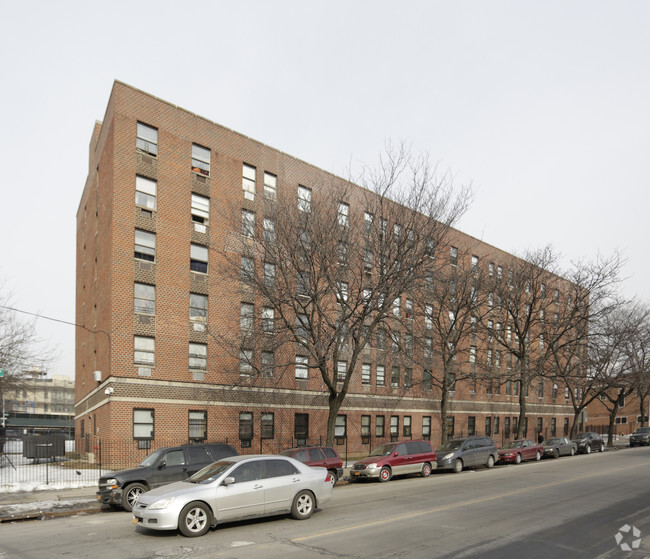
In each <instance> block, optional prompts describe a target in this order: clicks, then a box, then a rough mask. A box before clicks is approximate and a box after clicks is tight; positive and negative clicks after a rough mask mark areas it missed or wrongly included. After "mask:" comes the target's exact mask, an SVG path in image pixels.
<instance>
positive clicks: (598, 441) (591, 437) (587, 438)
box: [572, 432, 605, 454]
mask: <svg viewBox="0 0 650 559" xmlns="http://www.w3.org/2000/svg"><path fill="white" fill-rule="evenodd" d="M572 440H573V442H574V443H576V445H577V446H578V452H582V453H584V454H590V453H591V452H592V451H596V450H597V451H599V452H603V451H604V450H605V443H604V442H603V439H602V438H601V436H600V435H599V434H598V433H591V432H586V433H580V434H579V435H578V436H577V437H576V438H575V439H572Z"/></svg>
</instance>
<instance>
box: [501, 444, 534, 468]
mask: <svg viewBox="0 0 650 559" xmlns="http://www.w3.org/2000/svg"><path fill="white" fill-rule="evenodd" d="M542 454H544V447H543V446H542V445H541V444H537V443H536V442H535V441H531V440H528V439H526V440H518V441H510V442H509V443H506V444H505V445H504V446H502V447H501V448H500V449H499V461H500V462H512V463H513V464H521V463H522V462H523V461H524V460H540V459H541V458H542Z"/></svg>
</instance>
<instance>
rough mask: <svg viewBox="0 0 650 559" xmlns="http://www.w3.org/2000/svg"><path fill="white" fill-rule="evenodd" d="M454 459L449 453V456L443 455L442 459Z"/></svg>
mask: <svg viewBox="0 0 650 559" xmlns="http://www.w3.org/2000/svg"><path fill="white" fill-rule="evenodd" d="M453 457H454V453H453V452H450V453H449V454H445V455H444V456H443V457H442V459H443V460H451V459H452V458H453Z"/></svg>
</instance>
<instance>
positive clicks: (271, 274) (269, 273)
mask: <svg viewBox="0 0 650 559" xmlns="http://www.w3.org/2000/svg"><path fill="white" fill-rule="evenodd" d="M263 273H264V277H263V280H264V285H266V286H267V287H270V288H273V287H275V264H271V263H270V262H264V272H263Z"/></svg>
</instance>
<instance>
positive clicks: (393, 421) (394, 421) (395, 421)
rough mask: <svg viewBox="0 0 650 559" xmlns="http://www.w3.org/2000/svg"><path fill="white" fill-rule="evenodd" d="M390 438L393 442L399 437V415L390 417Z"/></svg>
mask: <svg viewBox="0 0 650 559" xmlns="http://www.w3.org/2000/svg"><path fill="white" fill-rule="evenodd" d="M390 437H391V440H394V441H396V440H397V438H398V437H399V415H391V416H390Z"/></svg>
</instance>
